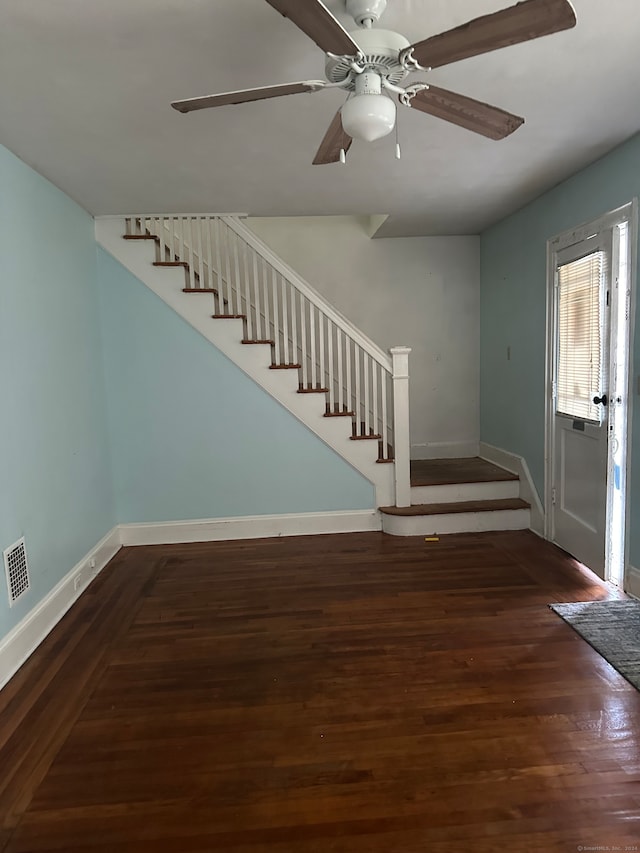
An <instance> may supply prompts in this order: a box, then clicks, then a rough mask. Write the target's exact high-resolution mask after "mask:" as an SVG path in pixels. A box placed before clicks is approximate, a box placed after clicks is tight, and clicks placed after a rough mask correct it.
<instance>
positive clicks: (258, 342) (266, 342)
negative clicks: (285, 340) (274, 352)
mask: <svg viewBox="0 0 640 853" xmlns="http://www.w3.org/2000/svg"><path fill="white" fill-rule="evenodd" d="M240 343H242V344H269V346H272V347H274V346H275V345H276V342H275V341H267V340H265V341H250V340H246V339H245V340H243V341H240Z"/></svg>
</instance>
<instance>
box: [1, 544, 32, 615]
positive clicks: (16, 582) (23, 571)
mask: <svg viewBox="0 0 640 853" xmlns="http://www.w3.org/2000/svg"><path fill="white" fill-rule="evenodd" d="M3 554H4V570H5V574H6V576H7V590H8V593H9V606H10V607H13V605H14V604H15V603H16V601H17V600H18V599H19V598H20V596H21V595H23V594H24V593H25V592H26V591H27V590H28V589H29V586H30V585H31V584H30V582H29V566H28V564H27V549H26V546H25V544H24V536H23V537H22V539H18V541H17V542H14V544H13V545H10V546H9V547H8V548H5V550H4V552H3Z"/></svg>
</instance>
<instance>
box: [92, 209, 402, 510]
mask: <svg viewBox="0 0 640 853" xmlns="http://www.w3.org/2000/svg"><path fill="white" fill-rule="evenodd" d="M96 239H97V241H98V243H99V244H100V245H102V246H103V247H104V248H105V249H106V250H107V251H108V252H109V253H110V254H111V255H113V256H114V257H115V258H117V259H118V261H120V263H122V264H123V265H124V266H125V267H126V268H127V269H129V271H130V272H132V273H133V274H134V275H135V276H136V277H137V278H138V279H140V280H141V281H142V282H143V283H144V284H146V285H147V286H148V287H149V288H150V289H151V290H152V291H153V292H154V293H156V294H157V295H158V296H159V297H160V298H161V299H162V300H163V301H164V302H166V303H167V304H168V305H169V306H170V307H172V308H173V309H174V310H175V311H176V312H177V313H178V314H180V315H181V316H182V317H183V318H184V319H185V320H187V322H189V323H190V324H191V325H192V326H193V327H194V328H195V329H197V331H199V332H200V333H201V334H202V335H203V336H204V337H206V338H207V339H208V340H209V341H211V342H212V343H213V344H214V345H215V346H216V347H217V348H218V349H219V350H221V351H222V352H223V353H224V354H225V355H227V356H228V357H229V358H230V359H231V361H233V362H234V363H235V364H236V365H237V366H238V367H240V368H241V369H242V370H243V371H244V372H245V373H247V374H248V375H249V376H251V378H253V379H254V380H255V381H256V382H257V383H258V384H259V385H261V386H262V387H263V388H264V389H265V390H266V391H267V392H268V393H269V394H271V395H272V396H273V397H275V398H276V399H277V400H278V401H279V402H281V403H282V405H283V406H284V407H285V408H287V409H288V410H289V411H290V412H291V413H292V414H294V415H295V416H296V417H297V418H298V419H299V420H300V421H302V422H303V423H304V424H305V425H306V426H307V427H309V428H310V429H311V430H312V431H313V432H315V433H316V435H318V436H319V437H320V438H321V439H322V440H323V441H324V442H325V443H326V444H328V445H329V446H330V447H332V448H333V449H334V450H335V451H336V452H337V453H338V454H340V455H341V456H342V457H343V458H344V459H345V460H346V461H347V462H349V464H351V465H352V466H353V467H354V468H356V470H358V471H360V473H362V474H363V475H364V476H365V477H366V478H367V479H368V480H369V481H370V482H371V483H372V484H373V485H374V487H375V492H376V505H377V506H381V505H388V504H394V505H399V504H400V505H401V504H403V503H404V504H408V503H409V412H408V353H409V352H410V350H409V349H408V348H407V347H396V348H394V349H392V350H391V351H390V354H387V353H385V352H384V351H383V350H381V349H380V348H379V347H378V346H377V345H376V344H375V343H374V342H373V341H371V340H370V339H369V338H367V337H366V335H363V334H362V333H361V332H360V330H359V329H357V328H356V327H355V326H354V325H353V324H352V323H351V322H350V321H349V320H347V319H346V318H345V317H343V316H342V315H341V314H340V313H339V312H338V311H336V310H335V308H333V306H332V305H330V304H329V303H328V302H327V301H326V300H325V299H324V297H322V296H321V295H320V294H319V293H317V292H316V291H315V290H314V289H313V288H312V287H311V286H310V285H309V284H308V283H307V282H305V281H304V280H302V279H301V278H300V277H299V276H298V275H297V274H296V273H295V272H294V271H293V270H291V269H290V268H289V267H288V266H287V265H286V264H284V263H283V262H282V261H281V259H280V258H278V257H277V256H276V255H275V254H274V253H273V252H272V251H271V250H270V249H269V247H268V246H266V245H265V244H264V243H262V241H261V240H259V238H258V237H256V235H255V234H254V233H253V232H252V231H251V230H250V229H248V228H247V227H246V226H245V225H244V224H243V223H242V221H241V220H240V219H239V218H238V217H234V216H213V215H212V216H204V215H202V216H168V215H166V216H160V215H158V216H156V215H153V216H151V215H136V216H126V217H122V218H116V217H105V218H99V219H97V220H96Z"/></svg>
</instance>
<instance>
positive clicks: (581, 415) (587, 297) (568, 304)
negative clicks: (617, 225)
mask: <svg viewBox="0 0 640 853" xmlns="http://www.w3.org/2000/svg"><path fill="white" fill-rule="evenodd" d="M603 274H604V252H601V251H598V252H593V253H592V254H590V255H587V256H586V257H584V258H580V259H579V260H577V261H571V263H568V264H563V265H562V266H560V267H558V288H557V294H558V344H557V345H558V358H557V377H556V381H557V392H558V393H557V397H556V412H557V413H558V414H561V415H568V416H570V417H573V418H577V419H580V420H586V421H593V422H595V423H600V422H601V420H602V416H603V407H602V406H601V405H597V404H595V403H594V402H593V398H594V396H596V395H598V396H599V395H600V393H601V391H602V385H603V375H602V374H603V370H602V351H603V313H604V305H603V297H602V294H603V290H604V288H603V287H602V283H603Z"/></svg>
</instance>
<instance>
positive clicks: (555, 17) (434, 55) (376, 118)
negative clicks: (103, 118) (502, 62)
mask: <svg viewBox="0 0 640 853" xmlns="http://www.w3.org/2000/svg"><path fill="white" fill-rule="evenodd" d="M267 2H268V3H269V5H270V6H273V8H274V9H276V10H277V11H278V12H280V13H281V14H282V15H284V16H285V17H286V18H289V19H290V20H291V21H292V22H293V23H294V24H295V25H296V26H297V27H299V28H300V29H301V30H302V31H303V32H304V33H305V34H306V35H308V36H309V37H310V38H311V39H313V41H314V42H315V43H316V44H317V45H318V47H319V48H320V49H321V50H323V51H324V52H325V53H326V55H327V58H326V67H325V74H326V78H327V79H326V80H303V81H300V82H297V83H285V84H282V85H277V86H263V87H260V88H257V89H243V90H240V91H236V92H224V93H221V94H218V95H205V96H204V97H200V98H188V99H186V100H182V101H174V102H173V103H172V104H171V106H172V107H173V108H174V109H176V110H178V111H179V112H181V113H189V112H192V111H193V110H202V109H207V108H208V107H222V106H225V105H227V104H241V103H245V102H247V101H260V100H264V99H266V98H277V97H279V96H281V95H295V94H298V93H300V92H317V91H319V90H321V89H329V88H340V89H344V90H346V91H347V92H349V93H350V94H349V98H348V99H347V101H346V102H345V104H344V105H343V106H342V108H341V109H340V110H339V111H338V112H337V113H336V115H335V116H334V118H333V121H332V122H331V124H330V126H329V129H328V130H327V132H326V134H325V136H324V139H323V140H322V142H321V144H320V148H319V149H318V152H317V154H316V156H315V158H314V160H313V162H314V164H315V165H321V164H325V163H336V162H339V161H340V162H343V163H344V162H345V158H346V152H347V151H348V150H349V147H350V146H351V143H352V141H353V139H354V138H355V139H363V140H365V141H367V142H372V141H373V140H375V139H380V138H381V137H383V136H386V135H387V134H388V133H391V131H392V130H393V128H394V126H395V121H396V105H395V101H394V100H391V97H390V96H391V95H393V94H396V95H398V100H399V101H400V103H401V104H402V105H404V106H406V107H412V108H413V109H416V110H421V111H422V112H424V113H429V114H430V115H432V116H436V117H438V118H441V119H444V120H445V121H449V122H452V123H453V124H457V125H459V126H461V127H464V128H467V130H471V131H473V132H475V133H479V134H482V135H483V136H486V137H488V138H489V139H504V137H506V136H509V134H511V133H513V132H514V131H515V130H517V129H518V128H519V127H520V125H521V124H523V122H524V119H523V118H521V117H520V116H516V115H513V114H511V113H508V112H505V111H504V110H501V109H499V108H498V107H492V106H490V105H489V104H485V103H483V102H482V101H477V100H474V99H473V98H467V97H465V96H464V95H459V94H457V93H455V92H449V91H448V90H446V89H440V88H438V87H436V86H431V85H429V84H428V83H424V82H417V83H413V84H411V85H408V86H402V85H401V84H402V83H403V81H404V80H405V78H406V77H407V76H408V75H409V74H411V73H412V72H414V71H430V70H431V69H432V68H439V67H440V66H442V65H448V64H449V63H451V62H458V61H459V60H461V59H467V58H468V57H471V56H477V55H479V54H482V53H488V52H489V51H492V50H497V49H498V48H502V47H508V46H509V45H512V44H519V43H521V42H525V41H529V40H531V39H535V38H540V37H541V36H546V35H551V34H552V33H557V32H560V31H562V30H566V29H570V28H571V27H573V26H575V24H576V16H575V12H574V10H573V8H572V6H571V4H570V2H569V0H523V2H521V3H517V4H516V5H515V6H510V7H509V8H507V9H502V10H500V11H498V12H494V13H493V14H490V15H484V16H482V17H481V18H475V19H474V20H472V21H469V22H468V23H466V24H462V26H459V27H455V28H454V29H452V30H448V31H446V32H444V33H440V34H439V35H435V36H431V37H430V38H427V39H424V40H423V41H419V42H416V43H415V44H410V43H409V42H408V41H407V39H406V38H405V37H404V36H402V35H400V34H399V33H395V32H392V31H391V30H384V29H378V28H374V27H373V25H374V24H375V23H376V22H377V21H378V20H379V18H380V16H381V15H382V13H383V12H384V10H385V8H386V5H387V0H345V2H346V9H347V12H348V13H349V14H350V15H351V16H352V17H353V18H354V20H355V22H356V24H357V26H358V27H359V29H358V30H356V31H354V32H347V30H345V28H344V27H343V26H342V24H341V23H340V22H339V21H338V20H337V19H336V18H335V17H334V15H333V14H332V13H331V12H330V11H329V9H327V7H326V6H325V5H324V3H323V2H322V0H267ZM397 155H398V156H399V149H398V152H397Z"/></svg>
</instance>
